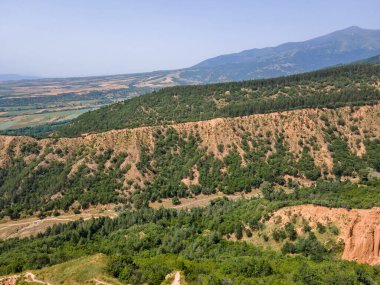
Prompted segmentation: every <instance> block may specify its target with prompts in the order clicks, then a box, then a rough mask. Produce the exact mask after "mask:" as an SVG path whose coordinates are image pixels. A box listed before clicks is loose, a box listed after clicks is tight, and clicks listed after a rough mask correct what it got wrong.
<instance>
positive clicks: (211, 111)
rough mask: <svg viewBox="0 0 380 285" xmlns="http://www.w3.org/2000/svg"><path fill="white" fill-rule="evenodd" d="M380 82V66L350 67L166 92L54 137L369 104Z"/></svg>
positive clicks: (82, 120)
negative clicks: (291, 110)
mask: <svg viewBox="0 0 380 285" xmlns="http://www.w3.org/2000/svg"><path fill="white" fill-rule="evenodd" d="M379 82H380V66H373V65H349V66H343V67H337V68H331V69H326V70H321V71H317V72H312V73H305V74H299V75H293V76H289V77H281V78H275V79H266V80H254V81H243V82H230V83H222V84H213V85H200V86H178V87H170V88H165V89H162V90H160V91H157V92H154V93H152V94H146V95H142V96H140V97H137V98H133V99H130V100H126V101H124V102H121V103H117V104H113V105H110V106H108V107H105V108H102V109H99V110H95V111H92V112H88V113H85V114H83V115H82V116H80V117H79V118H77V119H75V120H73V121H72V122H71V123H70V124H69V125H68V126H66V127H64V128H62V129H60V130H58V131H57V133H56V135H58V136H80V135H81V134H83V133H88V132H99V131H107V130H112V129H121V128H129V127H140V126H148V125H164V124H173V123H179V122H188V121H199V120H205V119H211V118H218V117H238V116H244V115H251V114H257V113H268V112H274V111H285V110H289V109H301V108H312V107H340V106H345V105H362V104H370V103H371V102H377V101H378V100H379V99H380V89H379Z"/></svg>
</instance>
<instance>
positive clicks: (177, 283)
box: [171, 271, 181, 285]
mask: <svg viewBox="0 0 380 285" xmlns="http://www.w3.org/2000/svg"><path fill="white" fill-rule="evenodd" d="M171 285H181V273H180V272H179V271H176V273H175V274H174V280H173V282H172V284H171Z"/></svg>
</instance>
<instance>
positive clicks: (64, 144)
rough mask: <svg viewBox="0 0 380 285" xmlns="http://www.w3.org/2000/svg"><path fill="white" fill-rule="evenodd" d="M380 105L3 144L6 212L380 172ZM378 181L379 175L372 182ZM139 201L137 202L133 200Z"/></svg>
mask: <svg viewBox="0 0 380 285" xmlns="http://www.w3.org/2000/svg"><path fill="white" fill-rule="evenodd" d="M379 111H380V105H378V104H377V105H374V106H362V107H344V108H338V109H304V110H295V111H287V112H281V113H271V114H261V115H251V116H246V117H241V118H224V119H223V118H219V119H213V120H209V121H200V122H189V123H182V124H176V125H172V126H158V127H141V128H135V129H125V130H115V131H109V132H105V133H99V134H91V135H86V136H83V137H79V138H60V139H54V138H50V139H42V140H36V139H33V138H30V137H12V136H1V137H0V165H1V172H0V209H1V210H0V211H1V212H0V213H1V215H2V216H11V217H19V216H20V215H21V216H25V215H29V214H33V213H38V212H43V213H44V212H47V213H52V212H53V211H54V210H55V209H56V210H58V209H64V210H68V209H70V208H72V207H79V208H84V209H85V208H87V207H89V206H91V205H96V204H99V203H100V204H105V203H114V202H124V203H127V204H128V203H129V202H132V203H133V204H134V206H135V207H141V206H142V205H145V204H147V203H148V202H149V201H159V200H161V199H164V198H173V203H177V202H178V201H177V199H178V198H180V197H188V196H192V195H197V194H200V193H203V194H212V193H215V192H217V191H220V192H223V193H225V194H231V193H234V192H243V191H244V192H250V191H251V190H252V189H254V188H258V187H259V186H260V185H261V184H262V183H263V182H265V181H267V182H270V183H271V184H273V185H279V186H286V185H288V186H289V187H294V185H299V184H300V185H310V184H311V183H312V182H313V181H315V180H317V179H319V178H324V179H327V178H329V177H338V178H342V179H344V178H345V177H347V178H350V179H353V181H357V180H358V179H367V176H368V175H372V174H371V173H376V171H379V170H380V165H379V161H380V159H379V154H380V149H379V147H380V144H379V140H378V138H379V135H380V117H379V116H378V114H379ZM373 175H375V174H373ZM132 193H133V194H132Z"/></svg>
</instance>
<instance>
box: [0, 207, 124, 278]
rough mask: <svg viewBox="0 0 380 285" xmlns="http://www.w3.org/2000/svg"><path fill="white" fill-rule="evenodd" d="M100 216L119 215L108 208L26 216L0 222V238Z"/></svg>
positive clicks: (28, 234) (38, 231)
mask: <svg viewBox="0 0 380 285" xmlns="http://www.w3.org/2000/svg"><path fill="white" fill-rule="evenodd" d="M100 216H107V217H111V218H114V217H116V216H117V213H116V212H115V211H113V210H106V211H102V212H84V213H81V214H78V215H74V214H66V215H62V216H60V217H47V218H45V219H43V220H41V219H38V218H36V217H34V218H25V219H21V220H18V221H7V222H0V240H1V239H8V238H14V237H20V238H23V237H29V236H32V235H36V234H38V233H40V232H43V231H45V230H46V229H47V228H48V227H51V226H53V225H55V224H58V223H68V222H71V221H76V220H78V219H80V218H82V219H83V220H89V219H91V218H98V217H100ZM0 285H1V284H0Z"/></svg>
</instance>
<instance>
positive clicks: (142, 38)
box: [0, 0, 380, 77]
mask: <svg viewBox="0 0 380 285" xmlns="http://www.w3.org/2000/svg"><path fill="white" fill-rule="evenodd" d="M379 15H380V4H379V1H378V0H361V1H357V0H331V1H327V0H310V1H305V0H284V1H282V0H277V1H275V0H268V1H251V0H236V1H227V0H226V1H223V0H192V1H175V0H171V1H170V0H144V1H132V0H131V1H128V0H125V1H122V0H120V1H115V0H108V1H101V0H80V1H78V0H65V1H49V0H1V1H0V74H22V75H32V76H42V77H68V76H88V75H106V74H122V73H134V72H146V71H152V70H161V69H176V68H182V67H189V66H193V65H195V64H197V63H199V62H201V61H203V60H205V59H207V58H211V57H215V56H218V55H221V54H228V53H233V52H239V51H242V50H247V49H252V48H262V47H267V46H276V45H278V44H281V43H284V42H289V41H304V40H307V39H310V38H314V37H317V36H320V35H323V34H327V33H330V32H333V31H335V30H340V29H344V28H347V27H349V26H354V25H355V26H360V27H362V28H368V29H379V28H380V21H379Z"/></svg>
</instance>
